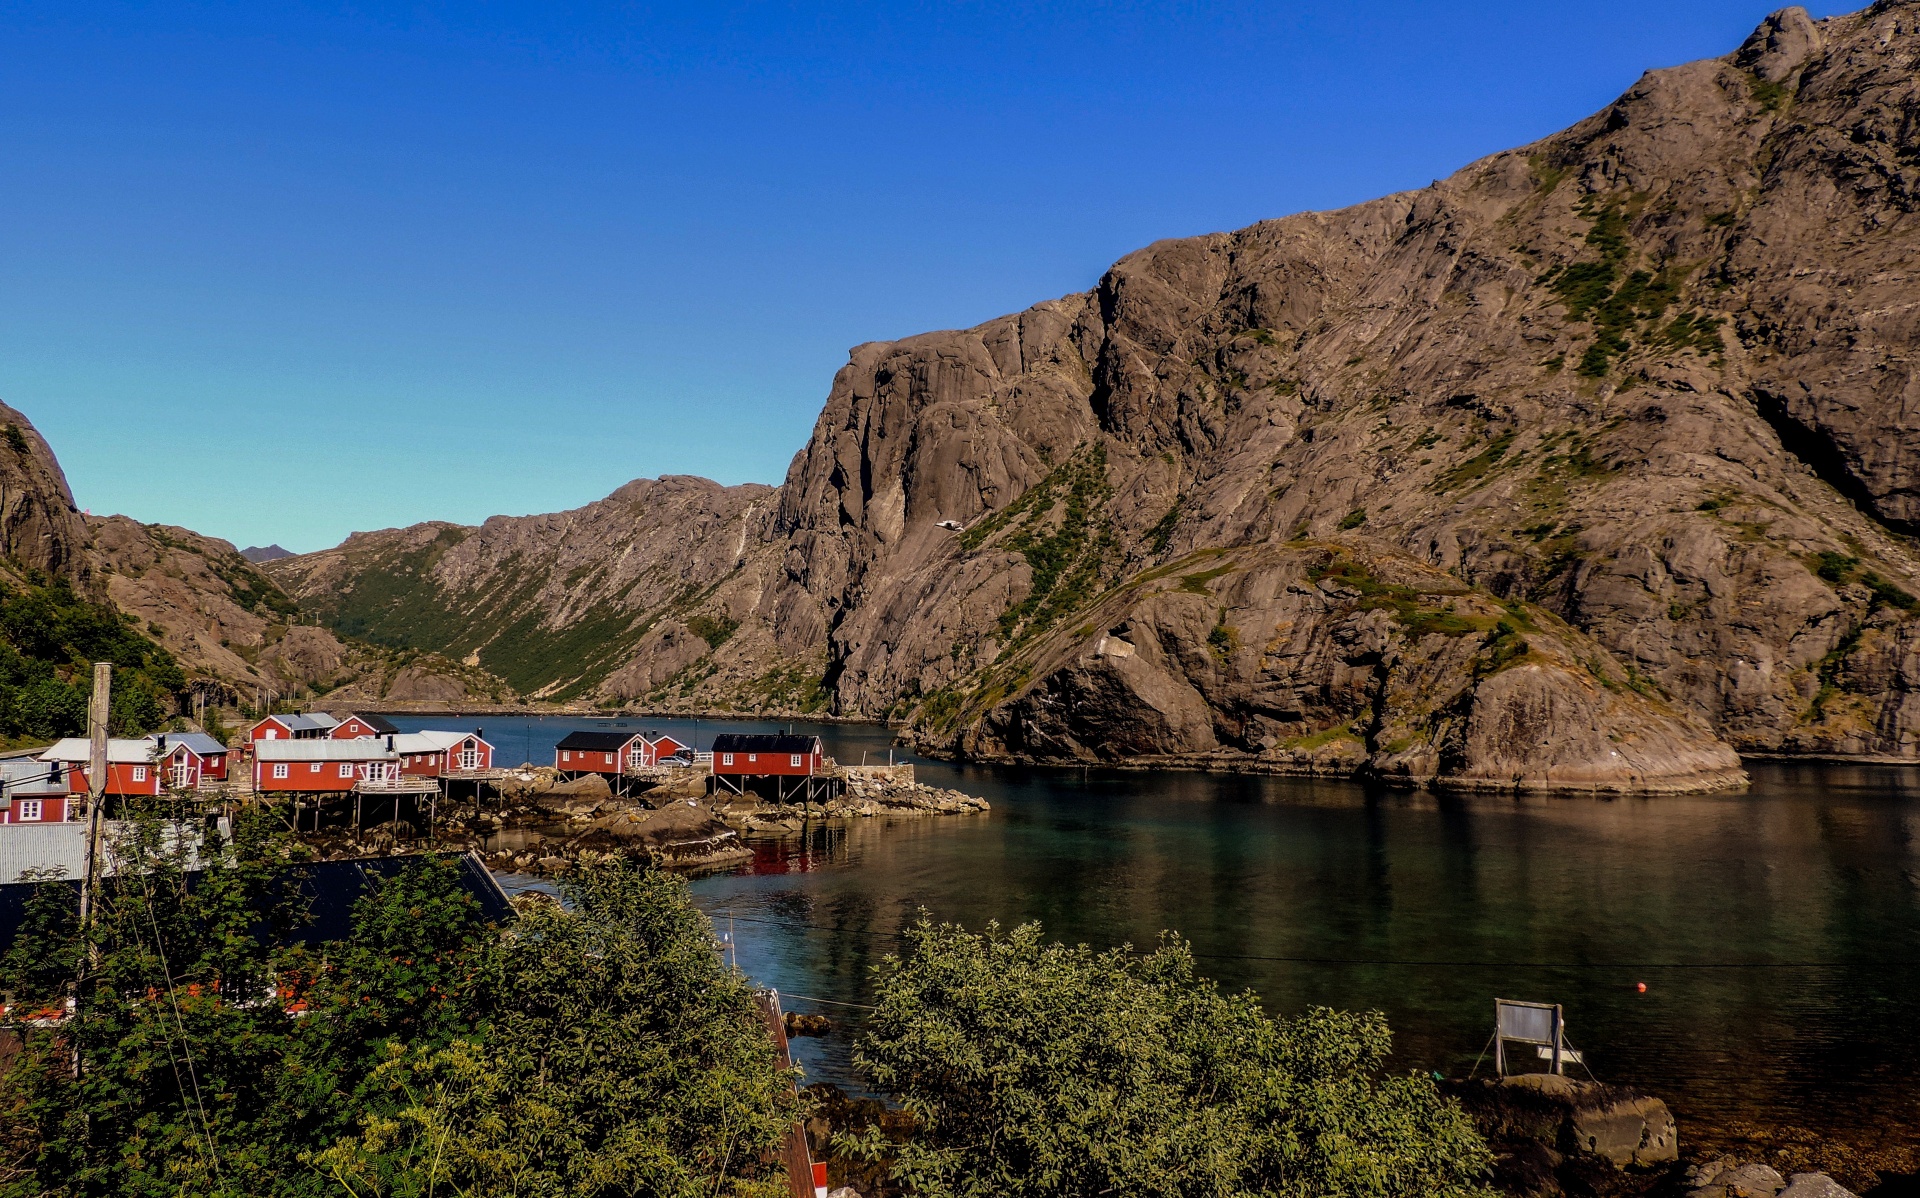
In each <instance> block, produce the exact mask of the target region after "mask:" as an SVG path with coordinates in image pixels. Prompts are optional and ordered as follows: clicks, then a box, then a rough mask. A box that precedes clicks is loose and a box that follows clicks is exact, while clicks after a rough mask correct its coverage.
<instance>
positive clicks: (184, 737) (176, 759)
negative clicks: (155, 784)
mask: <svg viewBox="0 0 1920 1198" xmlns="http://www.w3.org/2000/svg"><path fill="white" fill-rule="evenodd" d="M147 740H148V741H150V742H152V744H153V761H154V764H155V766H157V767H158V768H159V769H160V770H161V784H162V785H164V786H165V787H167V788H168V789H169V790H192V789H193V788H194V787H197V786H199V785H200V784H201V783H202V782H225V781H226V780H227V746H225V745H223V744H221V743H220V742H219V741H217V740H215V739H214V738H213V737H211V736H208V735H207V734H206V733H204V732H164V733H161V734H159V735H157V736H149V737H147Z"/></svg>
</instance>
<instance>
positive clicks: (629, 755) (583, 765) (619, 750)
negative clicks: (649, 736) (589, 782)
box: [553, 732, 647, 774]
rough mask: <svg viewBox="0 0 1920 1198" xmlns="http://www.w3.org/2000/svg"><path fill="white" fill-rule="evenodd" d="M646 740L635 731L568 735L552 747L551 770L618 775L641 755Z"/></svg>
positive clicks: (564, 772) (637, 761)
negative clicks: (630, 761)
mask: <svg viewBox="0 0 1920 1198" xmlns="http://www.w3.org/2000/svg"><path fill="white" fill-rule="evenodd" d="M646 743H647V740H646V737H644V736H641V735H640V734H639V733H638V732H569V733H567V735H566V736H565V737H563V738H562V739H561V741H560V743H559V744H557V745H555V746H554V747H553V768H555V769H557V770H559V771H560V772H561V773H563V774H621V773H625V772H626V770H627V763H628V761H629V760H630V759H632V760H633V764H635V765H638V764H640V762H639V760H638V759H637V757H636V755H642V756H643V755H644V754H645V752H646V750H645V748H644V746H645V745H646Z"/></svg>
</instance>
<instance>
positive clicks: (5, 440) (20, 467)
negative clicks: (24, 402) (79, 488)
mask: <svg viewBox="0 0 1920 1198" xmlns="http://www.w3.org/2000/svg"><path fill="white" fill-rule="evenodd" d="M86 541H87V534H86V527H85V525H84V524H83V523H82V521H81V517H80V512H79V509H77V508H76V507H75V506H74V503H73V492H72V491H71V490H69V489H68V488H67V476H66V474H65V473H64V472H63V471H62V470H61V469H60V463H59V461H58V460H57V459H56V458H55V457H54V456H53V450H52V449H51V448H50V447H49V446H48V445H47V442H46V439H45V438H43V437H42V436H41V435H40V432H39V430H38V429H36V428H34V427H33V422H32V421H30V420H28V419H27V418H26V416H24V415H23V414H21V413H19V412H17V411H15V410H14V409H12V408H10V407H8V406H7V405H5V404H0V560H3V561H5V562H9V563H12V564H13V566H14V567H16V568H24V569H27V570H31V571H37V572H38V573H40V574H42V575H44V576H46V577H47V578H59V579H65V580H66V581H68V582H70V583H75V584H80V583H82V582H83V581H84V580H85V577H86V573H87V570H86V558H85V555H84V553H83V552H82V548H81V547H82V546H84V545H85V544H86Z"/></svg>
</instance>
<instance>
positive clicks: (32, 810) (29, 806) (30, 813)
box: [13, 799, 46, 824]
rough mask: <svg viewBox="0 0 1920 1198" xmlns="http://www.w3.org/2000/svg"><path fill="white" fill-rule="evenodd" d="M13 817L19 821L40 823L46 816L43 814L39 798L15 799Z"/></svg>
mask: <svg viewBox="0 0 1920 1198" xmlns="http://www.w3.org/2000/svg"><path fill="white" fill-rule="evenodd" d="M13 807H14V813H13V818H14V819H15V820H16V821H17V822H19V823H25V824H33V823H39V822H40V821H41V820H43V819H45V818H46V817H45V816H44V815H42V814H41V810H42V808H41V806H40V800H39V799H15V800H14V803H13Z"/></svg>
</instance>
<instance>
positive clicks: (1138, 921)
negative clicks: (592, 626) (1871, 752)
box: [396, 717, 1920, 1133]
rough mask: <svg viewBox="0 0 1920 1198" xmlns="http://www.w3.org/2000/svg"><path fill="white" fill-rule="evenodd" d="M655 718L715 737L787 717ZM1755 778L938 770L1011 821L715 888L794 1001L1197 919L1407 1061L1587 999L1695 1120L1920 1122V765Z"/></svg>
mask: <svg viewBox="0 0 1920 1198" xmlns="http://www.w3.org/2000/svg"><path fill="white" fill-rule="evenodd" d="M396 723H403V724H404V725H405V726H407V727H408V728H413V727H421V726H446V725H447V720H446V719H445V718H444V717H442V718H439V719H438V720H437V721H436V720H408V721H400V720H396ZM627 724H628V726H631V727H633V728H635V729H636V730H643V731H644V730H649V729H660V730H663V731H672V732H673V733H674V734H675V735H682V734H685V736H687V737H693V736H698V737H699V738H700V740H701V743H702V744H703V745H704V744H705V743H707V742H708V741H710V739H711V736H712V733H713V732H714V731H718V730H725V729H726V728H732V729H743V730H754V729H767V730H771V729H773V728H775V727H781V726H783V725H775V724H772V723H763V724H747V723H740V724H732V725H726V726H717V725H714V724H711V723H702V724H701V725H699V727H698V729H697V730H696V728H695V726H694V725H693V724H692V722H690V721H672V720H630V721H627ZM461 726H464V725H461ZM585 726H604V725H603V724H600V723H599V722H597V721H595V722H583V721H549V720H518V719H516V720H506V721H500V720H496V721H494V724H493V726H489V727H487V735H488V738H489V739H491V740H493V741H494V742H495V744H496V745H498V746H500V748H501V749H502V754H501V758H502V760H520V759H527V760H532V761H536V762H547V761H550V760H551V748H552V744H553V742H554V741H555V740H557V739H558V738H559V736H561V735H564V733H565V731H566V730H567V729H569V728H572V727H585ZM797 727H798V728H799V730H802V731H816V732H818V733H820V735H822V736H823V737H824V738H825V739H826V740H827V741H828V744H829V751H831V752H833V753H834V754H835V755H836V756H838V757H839V758H840V760H842V761H855V762H857V761H859V760H860V759H861V755H862V753H865V754H867V756H868V760H875V759H884V757H885V754H886V752H887V745H888V734H887V732H886V730H885V729H880V728H873V727H866V726H844V725H843V726H832V725H828V726H818V727H814V726H807V725H800V726H797ZM516 737H517V738H518V739H516ZM515 746H519V747H515ZM1750 768H1751V770H1752V773H1753V776H1754V785H1753V788H1752V789H1751V790H1750V791H1748V792H1746V793H1744V794H1736V795H1708V796H1697V797H1681V798H1658V799H1614V800H1599V799H1569V798H1513V797H1487V796H1478V797H1458V798H1456V797H1441V796H1435V795H1432V794H1427V793H1407V792H1397V791H1376V790H1370V789H1368V788H1364V787H1361V786H1358V785H1354V784H1349V783H1334V782H1320V781H1311V780H1300V779H1285V778H1236V777H1223V776H1208V775H1201V774H1185V773H1153V774H1145V773H1132V772H1124V771H1100V770H1092V771H1086V772H1081V771H1077V770H1031V769H1024V770H1023V769H1002V768H991V767H977V766H960V767H955V766H951V765H945V764H941V763H922V764H921V766H920V777H921V779H922V780H923V781H927V782H931V783H934V784H936V785H945V786H954V787H958V788H961V789H964V790H968V791H971V792H973V793H976V794H981V795H984V796H986V797H987V798H988V799H989V800H990V801H991V802H992V803H993V805H994V809H993V811H992V812H991V813H990V814H987V815H983V816H970V817H942V818H926V819H904V820H894V821H883V820H863V821H859V822H857V823H855V824H852V825H851V826H848V827H844V828H840V827H835V828H820V829H817V830H815V831H814V832H813V833H812V834H811V835H809V836H807V837H806V838H804V839H803V840H799V841H772V842H766V843H762V844H759V845H757V846H756V848H757V849H758V852H757V854H756V857H755V860H754V861H753V862H752V863H751V864H750V865H749V866H746V867H744V868H743V869H742V870H741V871H740V872H738V873H734V874H730V875H724V876H714V877H707V878H703V879H700V880H698V881H696V882H695V883H694V893H695V896H696V898H697V900H698V901H699V902H700V904H701V906H702V907H704V908H705V909H706V910H707V911H708V912H709V913H711V914H712V915H713V917H714V920H715V923H716V925H717V926H718V927H719V928H720V930H721V931H722V932H725V931H726V930H727V928H728V925H729V917H731V926H732V929H733V932H734V935H735V937H736V942H737V945H738V952H739V960H740V964H741V966H742V968H744V969H745V970H746V971H747V972H748V973H750V974H751V975H752V976H753V977H755V978H756V979H757V980H759V981H761V982H762V983H764V984H767V985H771V986H774V987H777V988H778V989H779V990H781V991H782V993H783V994H785V995H787V996H789V997H788V1005H789V1006H790V1007H792V1008H794V1009H808V1008H809V1003H808V1002H807V1001H805V1000H803V999H800V998H798V997H796V996H800V995H805V996H810V997H811V998H813V999H833V1000H839V1001H841V1002H850V1003H859V1002H866V1001H870V1000H871V988H870V970H871V969H872V967H873V966H874V965H875V964H876V963H877V962H878V960H879V959H880V957H881V956H882V955H883V954H885V953H887V952H889V951H894V950H896V949H897V948H898V947H899V940H898V933H899V930H900V929H901V928H902V927H903V926H904V925H906V924H908V923H910V922H912V920H913V919H914V918H915V916H916V913H917V912H918V911H919V910H920V909H922V908H925V909H926V910H927V911H929V912H930V913H931V914H932V915H933V916H934V917H935V918H936V919H942V920H954V921H958V922H961V923H964V924H966V925H968V926H969V927H979V926H981V925H983V924H984V923H986V922H987V921H988V920H996V919H997V920H999V921H1001V922H1002V923H1003V924H1014V923H1019V922H1022V921H1026V920H1034V919H1037V920H1040V921H1041V922H1042V923H1043V924H1044V925H1045V926H1046V928H1047V931H1048V933H1049V934H1050V935H1052V936H1054V937H1057V938H1059V939H1063V940H1070V941H1085V942H1087V943H1090V944H1093V945H1095V946H1099V947H1106V946H1111V945H1116V944H1121V943H1131V944H1135V945H1150V944H1152V943H1153V942H1154V940H1155V939H1156V938H1157V937H1158V935H1159V933H1160V931H1161V930H1162V929H1173V930H1177V931H1179V932H1180V933H1181V934H1182V935H1184V936H1186V937H1187V938H1188V939H1189V940H1190V941H1192V943H1193V947H1194V950H1195V952H1196V953H1197V954H1198V955H1199V957H1200V959H1201V965H1202V967H1203V968H1204V969H1205V970H1206V971H1207V972H1208V973H1209V974H1211V975H1212V976H1213V977H1215V978H1217V979H1218V980H1219V981H1220V982H1221V983H1222V984H1224V985H1226V986H1229V987H1234V988H1239V987H1252V988H1253V989H1254V990H1256V991H1258V992H1259V993H1260V995H1261V996H1262V997H1263V998H1264V1000H1265V1001H1266V1004H1267V1006H1268V1008H1269V1009H1270V1010H1273V1011H1275V1012H1279V1013H1291V1012H1297V1011H1299V1010H1301V1009H1303V1008H1305V1007H1307V1006H1309V1005H1313V1004H1326V1005H1330V1006H1337V1007H1355V1008H1373V1009H1378V1010H1381V1011H1384V1012H1386V1014H1387V1016H1388V1017H1389V1019H1390V1020H1391V1022H1392V1024H1393V1027H1394V1030H1395V1032H1396V1052H1395V1057H1396V1061H1397V1063H1398V1064H1399V1065H1401V1066H1402V1067H1405V1068H1421V1069H1441V1070H1447V1071H1462V1072H1463V1071H1465V1070H1466V1069H1468V1068H1469V1067H1471V1066H1472V1065H1473V1064H1474V1061H1475V1058H1476V1056H1477V1055H1478V1054H1479V1053H1480V1052H1481V1051H1482V1049H1483V1047H1484V1046H1485V1044H1486V1041H1487V1036H1488V1033H1489V1032H1490V1031H1491V1028H1492V1005H1493V999H1494V998H1495V997H1496V996H1499V997H1506V998H1520V999H1529V1000H1535V1001H1542V1002H1560V1003H1564V1004H1565V1005H1566V1009H1567V1021H1568V1031H1569V1035H1570V1037H1571V1039H1572V1041H1573V1043H1574V1044H1575V1045H1576V1046H1577V1047H1579V1048H1581V1049H1582V1050H1584V1051H1585V1052H1586V1053H1587V1057H1588V1060H1589V1062H1590V1064H1591V1066H1592V1069H1593V1071H1594V1073H1595V1074H1597V1075H1598V1076H1599V1077H1600V1078H1602V1079H1603V1080H1609V1081H1621V1082H1629V1083H1632V1084H1635V1085H1638V1086H1641V1087H1643V1088H1646V1089H1648V1090H1651V1091H1652V1092H1654V1093H1657V1094H1659V1095H1661V1096H1662V1097H1665V1098H1666V1099H1667V1100H1668V1101H1669V1102H1670V1103H1671V1104H1673V1105H1674V1106H1675V1107H1676V1109H1677V1112H1678V1113H1679V1114H1680V1115H1681V1116H1682V1117H1683V1118H1692V1119H1696V1120H1697V1119H1705V1120H1710V1121H1713V1122H1716V1123H1718V1122H1724V1121H1726V1120H1729V1119H1739V1118H1744V1119H1752V1120H1755V1121H1757V1122H1766V1123H1780V1122H1789V1123H1793V1124H1796V1125H1799V1126H1805V1127H1812V1128H1816V1129H1819V1130H1824V1131H1832V1132H1839V1133H1845V1132H1848V1131H1856V1130H1860V1129H1863V1128H1864V1129H1873V1130H1876V1131H1879V1130H1884V1129H1885V1128H1887V1127H1888V1126H1889V1125H1896V1126H1904V1127H1907V1128H1911V1129H1916V1130H1920V1039H1917V1038H1916V1035H1915V1029H1916V1028H1920V843H1917V841H1920V773H1916V772H1913V771H1908V770H1903V769H1899V768H1897V767H1860V766H1783V765H1771V764H1754V765H1752V766H1751V767H1750ZM1640 982H1644V983H1646V986H1647V990H1646V992H1645V993H1640V992H1638V991H1637V989H1636V983H1640ZM812 1009H817V1010H821V1011H825V1012H827V1013H830V1014H834V1015H837V1016H840V1017H841V1018H842V1026H843V1027H845V1026H847V1021H848V1019H849V1017H850V1018H851V1019H852V1020H855V1021H857V1019H858V1015H859V1012H858V1011H857V1009H853V1008H841V1007H828V1006H821V1007H816V1008H812ZM796 1047H797V1048H798V1049H799V1050H800V1051H799V1055H800V1057H801V1060H802V1063H803V1064H804V1065H805V1066H806V1068H807V1071H808V1074H809V1076H810V1077H812V1078H814V1079H816V1080H832V1081H839V1082H843V1083H854V1082H855V1081H856V1079H854V1078H853V1077H852V1076H851V1069H850V1066H849V1064H848V1060H847V1052H848V1038H847V1036H846V1035H845V1034H844V1033H837V1034H835V1035H833V1036H830V1037H827V1038H826V1039H824V1040H802V1041H798V1042H796ZM1481 1067H1482V1068H1483V1069H1484V1068H1485V1067H1486V1066H1485V1064H1484V1063H1483V1064H1482V1066H1481Z"/></svg>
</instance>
